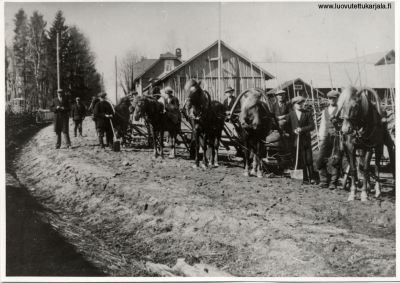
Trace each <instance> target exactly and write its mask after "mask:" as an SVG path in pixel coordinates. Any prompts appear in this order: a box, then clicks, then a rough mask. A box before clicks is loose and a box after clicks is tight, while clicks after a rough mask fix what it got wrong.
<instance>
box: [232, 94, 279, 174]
mask: <svg viewBox="0 0 400 283" xmlns="http://www.w3.org/2000/svg"><path fill="white" fill-rule="evenodd" d="M262 94H263V90H261V89H255V88H252V89H249V90H246V91H245V92H243V93H242V94H241V95H240V96H239V97H238V99H240V105H241V111H240V115H239V123H240V126H239V137H240V139H241V140H242V143H243V147H244V163H245V165H244V175H245V176H249V175H256V176H257V177H259V178H262V175H263V173H262V172H263V171H262V160H261V157H262V153H263V146H264V142H265V139H266V137H267V135H268V134H269V132H270V130H271V129H272V128H273V125H275V128H277V122H276V120H275V118H274V115H273V114H272V113H271V112H270V110H269V108H268V105H267V103H266V102H264V101H262ZM251 156H253V168H252V170H251V172H249V170H250V159H251Z"/></svg>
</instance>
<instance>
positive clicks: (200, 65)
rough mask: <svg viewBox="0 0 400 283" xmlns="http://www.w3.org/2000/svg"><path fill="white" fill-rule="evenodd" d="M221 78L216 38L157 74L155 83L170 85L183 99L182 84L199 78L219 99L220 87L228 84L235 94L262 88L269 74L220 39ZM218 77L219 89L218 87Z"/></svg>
mask: <svg viewBox="0 0 400 283" xmlns="http://www.w3.org/2000/svg"><path fill="white" fill-rule="evenodd" d="M221 54H222V64H221V77H220V76H219V69H218V68H219V67H218V65H219V64H218V59H219V58H218V41H215V42H214V43H213V44H211V45H209V46H208V47H206V48H205V49H203V50H202V51H200V52H199V53H198V54H196V55H194V56H193V57H192V58H190V59H188V60H187V61H185V62H184V63H182V64H181V65H179V66H178V67H176V68H175V69H173V70H172V71H171V72H169V73H167V74H164V75H162V76H160V77H159V78H158V79H157V80H156V82H155V85H158V86H159V87H161V88H164V87H166V86H170V87H172V88H173V89H174V90H175V95H176V96H177V97H178V98H179V100H181V101H184V99H185V93H184V86H185V83H186V82H187V81H188V80H189V79H195V80H198V81H201V86H202V87H203V89H205V90H207V91H208V92H209V93H210V95H211V96H212V98H213V99H216V100H219V101H222V100H223V99H224V93H223V92H224V90H225V89H226V88H227V87H228V86H230V87H232V88H234V89H235V92H236V95H238V94H240V93H241V92H242V91H243V90H245V89H248V88H251V87H259V88H262V89H264V88H265V81H266V80H270V79H271V78H273V76H272V75H271V74H270V73H269V72H267V71H266V70H265V69H263V68H262V67H260V66H259V65H258V64H256V63H254V62H253V61H251V60H250V59H248V58H246V57H245V56H243V55H242V54H240V53H239V52H237V51H236V50H234V49H233V48H231V47H230V46H228V45H227V44H226V43H225V42H223V41H221ZM219 79H220V80H221V89H219Z"/></svg>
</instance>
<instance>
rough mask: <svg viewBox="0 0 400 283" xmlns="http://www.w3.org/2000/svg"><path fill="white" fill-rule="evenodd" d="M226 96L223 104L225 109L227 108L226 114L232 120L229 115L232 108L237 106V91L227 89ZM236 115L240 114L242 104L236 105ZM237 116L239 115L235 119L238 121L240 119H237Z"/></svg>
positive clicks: (230, 88)
mask: <svg viewBox="0 0 400 283" xmlns="http://www.w3.org/2000/svg"><path fill="white" fill-rule="evenodd" d="M225 96H226V98H225V100H224V103H223V104H224V107H225V114H226V116H227V117H228V119H229V118H231V117H229V115H230V113H231V110H232V107H233V105H234V104H235V101H236V97H235V89H233V88H232V87H230V86H228V87H227V88H226V90H225ZM234 113H235V114H238V113H240V102H238V103H237V104H236V107H235V109H234ZM236 116H238V115H235V119H236V118H237V119H238V117H236Z"/></svg>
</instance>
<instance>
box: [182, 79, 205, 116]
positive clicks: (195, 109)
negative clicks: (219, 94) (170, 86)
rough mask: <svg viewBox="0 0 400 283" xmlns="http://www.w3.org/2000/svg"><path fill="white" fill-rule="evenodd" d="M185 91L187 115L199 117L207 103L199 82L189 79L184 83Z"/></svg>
mask: <svg viewBox="0 0 400 283" xmlns="http://www.w3.org/2000/svg"><path fill="white" fill-rule="evenodd" d="M185 92H186V93H187V99H186V106H187V109H188V111H189V116H192V117H193V118H195V119H196V118H197V119H198V118H199V117H200V116H201V115H202V114H203V112H204V110H205V109H206V108H207V105H208V103H209V101H208V97H207V95H206V93H205V92H204V91H203V90H202V89H201V87H200V83H198V82H196V81H195V80H193V79H190V80H188V81H187V82H186V84H185Z"/></svg>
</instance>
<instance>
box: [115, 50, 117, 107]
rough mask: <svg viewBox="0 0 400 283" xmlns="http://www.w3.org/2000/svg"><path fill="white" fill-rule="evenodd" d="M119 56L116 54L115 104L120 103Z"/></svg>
mask: <svg viewBox="0 0 400 283" xmlns="http://www.w3.org/2000/svg"><path fill="white" fill-rule="evenodd" d="M117 68H118V67H117V56H115V104H117V103H118V69H117Z"/></svg>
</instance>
